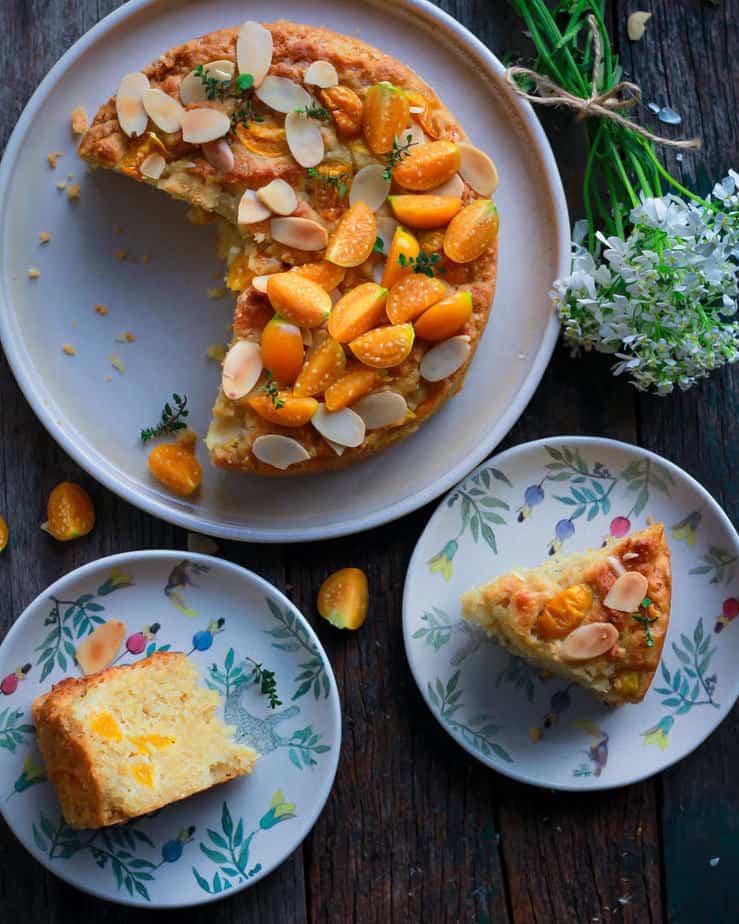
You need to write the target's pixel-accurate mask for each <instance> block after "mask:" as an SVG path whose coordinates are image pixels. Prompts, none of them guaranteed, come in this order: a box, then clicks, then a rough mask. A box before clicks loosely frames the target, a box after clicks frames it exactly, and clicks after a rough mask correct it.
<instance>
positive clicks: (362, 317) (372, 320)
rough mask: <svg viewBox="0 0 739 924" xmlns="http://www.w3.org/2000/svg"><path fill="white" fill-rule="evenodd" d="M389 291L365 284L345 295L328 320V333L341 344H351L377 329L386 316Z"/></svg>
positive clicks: (372, 284)
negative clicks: (357, 338)
mask: <svg viewBox="0 0 739 924" xmlns="http://www.w3.org/2000/svg"><path fill="white" fill-rule="evenodd" d="M386 298H387V289H386V288H384V287H383V286H380V285H378V284H377V283H376V282H363V283H362V284H361V285H358V286H357V287H356V288H355V289H352V290H351V291H349V292H347V293H346V295H343V296H342V297H341V298H340V299H339V300H338V302H337V303H336V304H335V305H334V307H333V309H332V311H331V315H330V317H329V319H328V332H329V334H331V336H332V337H333V338H334V340H337V341H338V342H339V343H349V341H350V340H354V338H355V337H359V336H360V334H364V333H366V332H367V331H368V330H371V329H372V328H373V327H376V326H377V325H378V324H379V323H380V321H381V320H382V318H383V317H384V315H385V300H386Z"/></svg>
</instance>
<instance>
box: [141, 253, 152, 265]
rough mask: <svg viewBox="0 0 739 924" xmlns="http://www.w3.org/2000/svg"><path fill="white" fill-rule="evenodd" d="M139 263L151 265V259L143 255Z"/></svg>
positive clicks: (147, 255) (146, 254)
mask: <svg viewBox="0 0 739 924" xmlns="http://www.w3.org/2000/svg"><path fill="white" fill-rule="evenodd" d="M141 262H142V263H151V257H150V256H149V254H148V253H145V254H144V255H143V256H142V257H141Z"/></svg>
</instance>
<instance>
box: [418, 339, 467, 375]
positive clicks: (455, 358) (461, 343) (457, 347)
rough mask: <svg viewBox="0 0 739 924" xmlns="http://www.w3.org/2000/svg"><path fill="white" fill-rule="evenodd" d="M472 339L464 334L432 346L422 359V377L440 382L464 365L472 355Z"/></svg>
mask: <svg viewBox="0 0 739 924" xmlns="http://www.w3.org/2000/svg"><path fill="white" fill-rule="evenodd" d="M470 349H471V347H470V339H469V337H466V336H464V335H461V336H459V337H450V338H449V340H444V341H442V342H441V343H440V344H438V346H435V347H432V349H430V350H429V351H428V353H426V354H425V355H424V357H423V359H422V360H421V365H420V369H419V371H420V373H421V377H422V378H424V379H426V381H427V382H440V381H441V380H442V379H445V378H447V376H450V375H452V374H453V373H455V372H456V371H457V369H459V368H460V366H462V365H464V363H465V362H466V361H467V358H468V356H469V355H470Z"/></svg>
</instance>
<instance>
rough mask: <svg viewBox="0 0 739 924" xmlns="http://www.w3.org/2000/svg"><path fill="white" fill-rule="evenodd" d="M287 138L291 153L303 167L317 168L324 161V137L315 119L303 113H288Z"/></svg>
mask: <svg viewBox="0 0 739 924" xmlns="http://www.w3.org/2000/svg"><path fill="white" fill-rule="evenodd" d="M285 137H286V138H287V146H288V147H289V148H290V153H291V154H292V156H293V157H294V158H295V160H296V161H297V162H298V163H299V164H300V166H301V167H315V166H316V165H317V164H320V163H321V161H322V160H323V153H324V146H323V135H322V134H321V129H320V128H319V126H318V123H317V122H316V121H315V120H314V119H309V118H308V117H307V116H304V115H303V113H302V112H290V113H288V115H287V116H286V118H285Z"/></svg>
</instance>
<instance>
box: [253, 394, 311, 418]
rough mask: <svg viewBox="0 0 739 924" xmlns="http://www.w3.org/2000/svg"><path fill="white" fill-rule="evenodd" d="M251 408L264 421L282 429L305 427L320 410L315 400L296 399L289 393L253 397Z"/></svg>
mask: <svg viewBox="0 0 739 924" xmlns="http://www.w3.org/2000/svg"><path fill="white" fill-rule="evenodd" d="M248 404H249V407H250V408H251V409H252V410H253V411H256V413H257V414H259V416H260V417H262V418H263V419H264V420H268V421H269V422H270V423H274V424H278V425H279V426H281V427H304V426H305V425H306V424H307V423H308V421H309V420H310V419H311V417H312V416H313V415H314V414H315V413H316V410H317V409H318V402H317V401H316V399H315V398H306V397H296V396H294V395H291V394H290V392H289V391H277V392H275V393H274V397H273V396H272V395H271V394H269V395H266V394H262V395H252V396H251V397H250V398H249V399H248Z"/></svg>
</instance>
